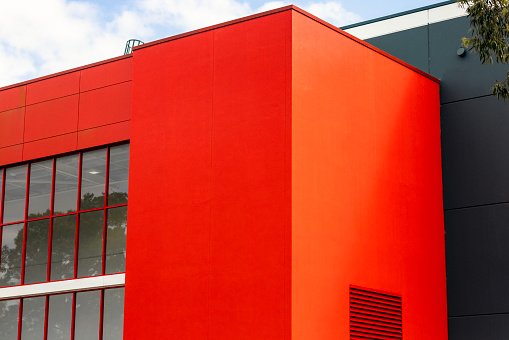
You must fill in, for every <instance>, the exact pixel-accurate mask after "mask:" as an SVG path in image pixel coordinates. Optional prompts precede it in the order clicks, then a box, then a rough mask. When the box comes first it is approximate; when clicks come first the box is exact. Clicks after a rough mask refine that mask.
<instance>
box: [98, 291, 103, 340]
mask: <svg viewBox="0 0 509 340" xmlns="http://www.w3.org/2000/svg"><path fill="white" fill-rule="evenodd" d="M103 319H104V289H101V305H100V313H99V340H102V339H103V325H104V320H103Z"/></svg>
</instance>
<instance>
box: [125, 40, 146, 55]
mask: <svg viewBox="0 0 509 340" xmlns="http://www.w3.org/2000/svg"><path fill="white" fill-rule="evenodd" d="M143 44H144V42H143V41H141V40H138V39H129V40H127V42H126V43H125V50H124V55H126V54H130V53H133V47H134V46H139V45H143Z"/></svg>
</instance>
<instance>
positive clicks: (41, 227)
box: [24, 219, 49, 284]
mask: <svg viewBox="0 0 509 340" xmlns="http://www.w3.org/2000/svg"><path fill="white" fill-rule="evenodd" d="M48 243H49V219H44V220H36V221H32V222H27V239H26V259H25V280H24V283H25V284H28V283H37V282H46V277H47V275H48Z"/></svg>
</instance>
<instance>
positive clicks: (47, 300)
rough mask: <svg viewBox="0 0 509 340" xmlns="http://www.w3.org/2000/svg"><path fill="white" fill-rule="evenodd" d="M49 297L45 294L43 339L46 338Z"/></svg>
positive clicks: (45, 339)
mask: <svg viewBox="0 0 509 340" xmlns="http://www.w3.org/2000/svg"><path fill="white" fill-rule="evenodd" d="M49 297H50V296H49V295H46V308H45V312H44V340H47V339H48V317H49V316H48V314H49Z"/></svg>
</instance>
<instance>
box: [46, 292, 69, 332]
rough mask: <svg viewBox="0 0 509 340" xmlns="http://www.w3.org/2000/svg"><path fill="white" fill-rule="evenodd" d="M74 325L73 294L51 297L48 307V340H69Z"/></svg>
mask: <svg viewBox="0 0 509 340" xmlns="http://www.w3.org/2000/svg"><path fill="white" fill-rule="evenodd" d="M71 323H72V293H71V294H60V295H51V296H50V297H49V307H48V340H69V339H70V338H71Z"/></svg>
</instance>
